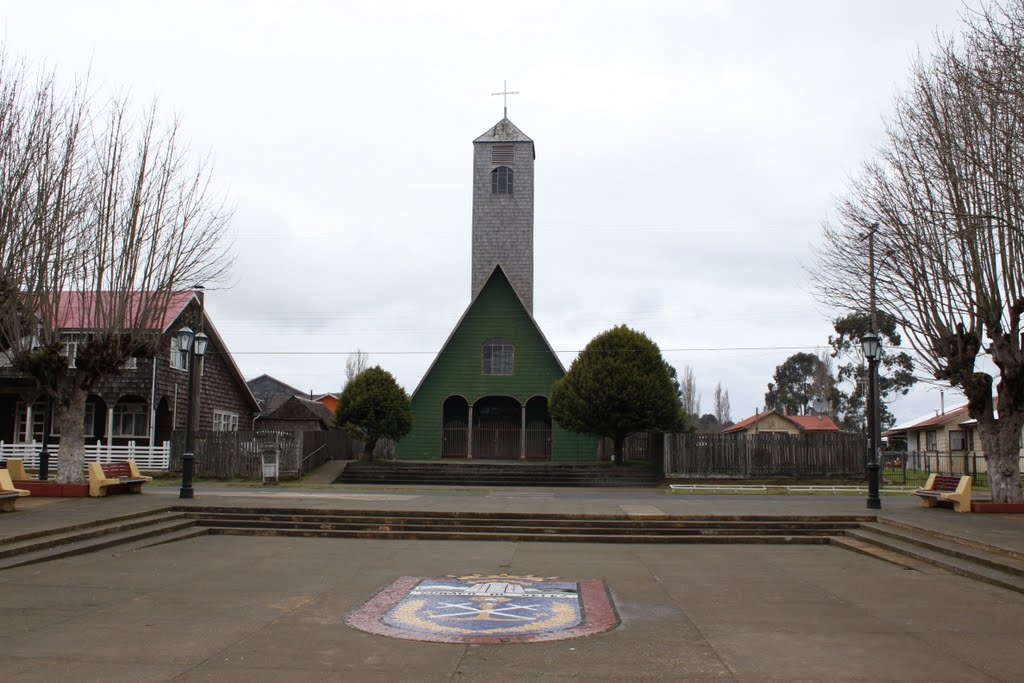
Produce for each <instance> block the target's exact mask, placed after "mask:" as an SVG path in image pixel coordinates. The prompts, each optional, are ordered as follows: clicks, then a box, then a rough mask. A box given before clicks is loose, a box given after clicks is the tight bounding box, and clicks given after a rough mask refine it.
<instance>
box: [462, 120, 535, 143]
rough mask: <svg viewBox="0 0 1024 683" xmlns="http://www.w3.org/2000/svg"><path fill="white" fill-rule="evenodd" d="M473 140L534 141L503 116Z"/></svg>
mask: <svg viewBox="0 0 1024 683" xmlns="http://www.w3.org/2000/svg"><path fill="white" fill-rule="evenodd" d="M473 142H533V140H531V139H530V138H528V137H527V136H526V134H525V133H523V131H521V130H519V129H518V128H516V125H515V124H514V123H512V122H511V121H509V120H508V118H503V119H502V120H501V121H498V122H497V123H496V124H494V126H493V127H491V128H490V129H489V130H488V131H487V132H485V133H484V134H483V135H481V136H480V137H478V138H477V139H476V140H473Z"/></svg>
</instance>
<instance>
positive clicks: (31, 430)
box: [22, 401, 36, 443]
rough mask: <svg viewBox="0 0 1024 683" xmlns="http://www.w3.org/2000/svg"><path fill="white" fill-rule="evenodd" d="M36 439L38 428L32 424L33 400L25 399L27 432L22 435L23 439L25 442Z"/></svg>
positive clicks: (31, 441)
mask: <svg viewBox="0 0 1024 683" xmlns="http://www.w3.org/2000/svg"><path fill="white" fill-rule="evenodd" d="M35 440H36V429H35V425H34V424H32V402H31V401H25V432H24V434H23V435H22V441H24V442H25V443H33V442H35Z"/></svg>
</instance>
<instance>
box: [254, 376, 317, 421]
mask: <svg viewBox="0 0 1024 683" xmlns="http://www.w3.org/2000/svg"><path fill="white" fill-rule="evenodd" d="M246 384H248V385H249V390H250V391H251V392H252V395H253V396H255V397H256V401H257V403H259V404H260V411H262V412H263V413H270V412H273V411H274V410H275V409H276V408H277V407H278V406H280V405H281V404H282V403H284V402H285V401H287V400H288V399H290V398H291V397H292V396H305V395H306V392H304V391H301V390H300V389H296V388H295V387H293V386H292V385H290V384H286V383H284V382H282V381H281V380H279V379H277V378H276V377H271V376H270V375H260V376H259V377H256V378H253V379H250V380H249V381H248V382H246Z"/></svg>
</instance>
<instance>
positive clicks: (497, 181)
mask: <svg viewBox="0 0 1024 683" xmlns="http://www.w3.org/2000/svg"><path fill="white" fill-rule="evenodd" d="M491 194H512V169H511V168H509V167H508V166H499V167H498V168H496V169H494V170H493V171H491Z"/></svg>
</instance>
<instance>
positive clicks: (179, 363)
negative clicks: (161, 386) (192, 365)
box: [171, 335, 188, 370]
mask: <svg viewBox="0 0 1024 683" xmlns="http://www.w3.org/2000/svg"><path fill="white" fill-rule="evenodd" d="M171 368H172V369H174V370H188V351H187V350H182V348H181V346H180V345H179V344H178V335H174V336H173V337H171Z"/></svg>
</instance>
